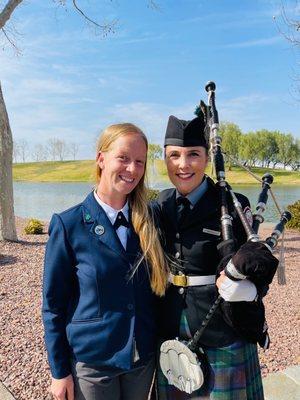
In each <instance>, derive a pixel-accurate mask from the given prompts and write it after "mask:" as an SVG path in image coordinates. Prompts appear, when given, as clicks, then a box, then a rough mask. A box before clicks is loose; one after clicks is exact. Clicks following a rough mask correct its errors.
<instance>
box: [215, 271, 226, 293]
mask: <svg viewBox="0 0 300 400" xmlns="http://www.w3.org/2000/svg"><path fill="white" fill-rule="evenodd" d="M225 280H226V275H225V272H224V271H221V272H220V276H219V278H218V279H217V280H216V286H217V288H218V289H220V287H221V285H222V283H223V282H224V281H225Z"/></svg>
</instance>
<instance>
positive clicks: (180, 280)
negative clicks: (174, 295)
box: [173, 275, 187, 287]
mask: <svg viewBox="0 0 300 400" xmlns="http://www.w3.org/2000/svg"><path fill="white" fill-rule="evenodd" d="M173 285H175V286H183V287H186V286H187V276H186V275H173Z"/></svg>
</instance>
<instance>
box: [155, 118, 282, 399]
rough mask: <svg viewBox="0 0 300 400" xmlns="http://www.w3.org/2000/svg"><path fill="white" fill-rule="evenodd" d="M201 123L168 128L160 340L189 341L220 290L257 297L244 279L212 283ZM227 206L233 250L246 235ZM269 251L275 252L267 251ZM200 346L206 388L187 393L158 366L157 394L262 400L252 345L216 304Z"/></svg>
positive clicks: (216, 219)
mask: <svg viewBox="0 0 300 400" xmlns="http://www.w3.org/2000/svg"><path fill="white" fill-rule="evenodd" d="M205 126H206V124H205V119H204V117H203V116H202V115H200V116H198V117H197V118H195V119H193V120H192V121H183V120H179V119H177V118H176V117H174V116H171V117H170V118H169V122H168V126H167V131H166V136H165V161H166V166H167V170H168V174H169V178H170V180H171V182H172V183H173V185H174V186H175V188H174V189H167V190H165V191H163V192H161V194H160V197H159V205H160V219H161V229H162V230H163V232H164V235H165V247H166V250H167V254H168V256H169V257H170V258H171V259H172V260H173V262H172V271H171V274H170V278H169V280H170V282H171V285H170V287H169V288H168V289H167V292H166V296H165V298H163V299H162V301H161V306H160V310H161V318H160V332H161V338H162V340H169V339H175V338H179V339H181V340H189V339H190V338H191V337H192V336H193V335H194V334H195V332H196V331H197V330H198V329H199V328H200V326H201V323H202V321H203V320H204V319H205V317H206V315H207V313H208V311H209V309H210V308H211V306H212V305H213V303H214V301H215V300H216V298H217V296H218V294H219V293H218V289H219V292H220V294H221V295H222V296H223V298H224V299H226V300H227V301H228V302H242V303H244V302H249V304H250V303H251V304H252V303H255V301H257V297H258V296H257V288H256V286H255V285H254V284H253V283H252V282H250V281H247V280H245V281H244V282H242V283H240V284H239V283H236V282H233V281H232V280H230V279H228V278H227V277H225V276H224V274H223V273H222V274H221V277H220V278H219V279H218V281H217V286H216V284H215V281H216V273H217V267H218V265H219V263H220V261H221V258H222V257H221V256H220V254H219V252H218V247H217V246H218V244H219V243H220V242H221V240H222V239H221V229H220V195H219V192H218V189H217V187H216V185H215V184H214V182H213V181H212V180H211V179H210V178H209V177H208V176H207V175H205V168H206V166H207V162H208V144H207V142H206V138H205ZM237 196H238V199H239V201H240V203H241V204H242V207H243V209H249V201H248V199H247V198H246V197H245V196H243V195H239V194H237ZM230 212H231V216H232V218H233V230H234V235H235V238H236V240H237V248H238V247H239V246H241V245H242V244H243V243H245V242H246V234H245V232H244V229H243V227H242V226H241V223H240V221H239V219H238V217H237V215H236V214H235V212H234V211H233V210H232V209H231V210H230ZM240 251H242V250H240ZM257 257H259V254H257ZM267 257H269V256H267ZM270 257H272V258H274V257H273V256H272V255H271V253H270ZM275 260H276V259H275ZM272 261H273V259H272ZM276 261H277V260H276ZM241 289H242V290H241ZM242 303H241V304H242ZM254 307H255V306H254ZM200 345H201V347H202V349H203V350H204V352H205V356H206V367H207V369H208V372H207V374H206V376H205V381H204V384H203V386H202V387H201V388H200V389H198V390H196V391H194V392H193V393H192V394H187V393H185V392H184V391H181V390H179V389H177V388H176V387H175V386H173V385H169V384H168V381H167V379H166V378H165V376H164V375H163V373H162V371H161V370H159V371H158V394H159V400H187V399H195V400H196V399H199V400H200V399H211V400H217V399H218V400H237V399H238V400H263V398H264V396H263V388H262V381H261V374H260V367H259V361H258V355H257V346H256V344H253V343H250V342H249V341H247V340H245V339H244V338H243V337H241V335H240V334H239V333H238V332H237V331H236V330H235V329H233V327H232V326H230V325H229V324H227V323H226V322H225V319H224V315H223V314H222V309H221V308H218V309H217V311H216V313H215V314H214V316H213V318H212V319H211V321H210V322H209V324H208V326H207V327H206V329H205V330H204V332H203V335H202V336H201V338H200Z"/></svg>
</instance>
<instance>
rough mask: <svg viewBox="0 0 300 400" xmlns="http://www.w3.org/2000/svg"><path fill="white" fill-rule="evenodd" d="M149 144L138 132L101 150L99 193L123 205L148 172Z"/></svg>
mask: <svg viewBox="0 0 300 400" xmlns="http://www.w3.org/2000/svg"><path fill="white" fill-rule="evenodd" d="M146 158H147V146H146V143H145V140H144V139H143V137H142V136H141V135H140V134H138V133H135V132H133V133H128V134H126V135H123V136H120V137H119V138H118V139H116V140H115V141H114V142H113V143H112V144H111V146H110V148H109V149H108V150H107V151H100V152H99V154H98V157H97V164H98V166H99V168H100V169H101V179H100V182H99V184H98V188H97V193H98V195H99V197H100V198H101V199H102V200H103V201H104V202H105V203H107V204H109V205H111V206H112V207H113V208H115V209H121V208H122V207H123V206H124V204H125V202H126V199H127V195H128V194H129V193H131V192H132V191H133V190H134V189H135V187H136V186H137V185H138V183H139V182H140V180H141V178H142V177H143V176H144V173H145V166H146Z"/></svg>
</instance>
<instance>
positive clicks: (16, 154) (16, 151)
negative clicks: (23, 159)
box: [13, 141, 20, 163]
mask: <svg viewBox="0 0 300 400" xmlns="http://www.w3.org/2000/svg"><path fill="white" fill-rule="evenodd" d="M19 156H20V151H19V145H18V143H17V142H15V141H13V162H14V163H16V162H18V158H19Z"/></svg>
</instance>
